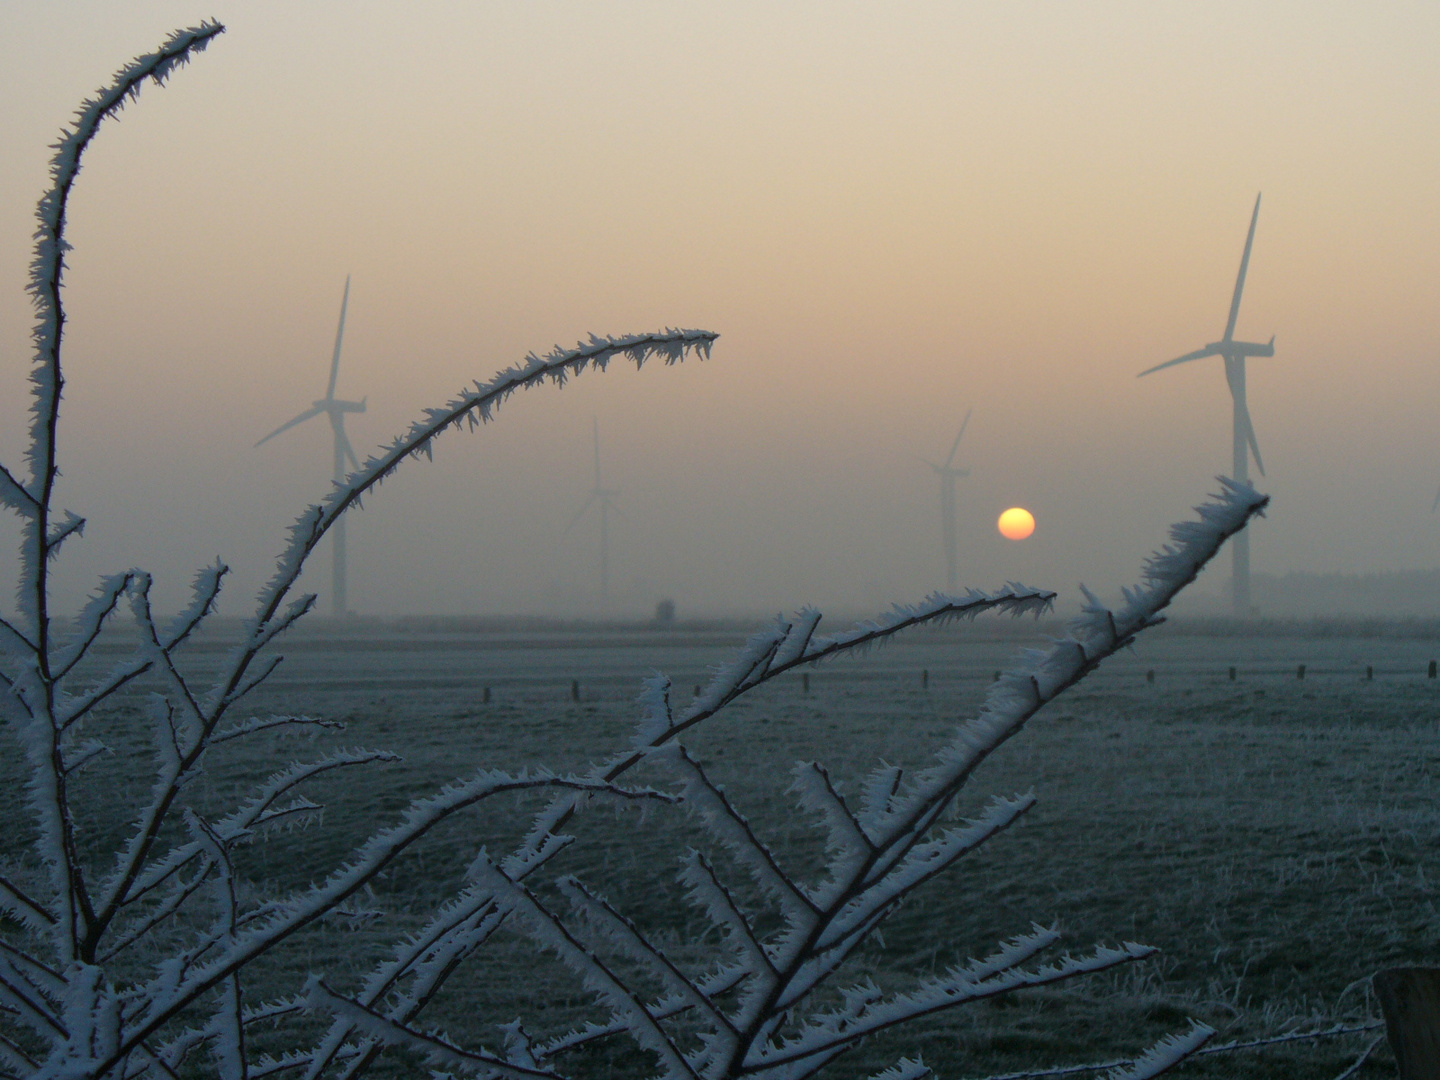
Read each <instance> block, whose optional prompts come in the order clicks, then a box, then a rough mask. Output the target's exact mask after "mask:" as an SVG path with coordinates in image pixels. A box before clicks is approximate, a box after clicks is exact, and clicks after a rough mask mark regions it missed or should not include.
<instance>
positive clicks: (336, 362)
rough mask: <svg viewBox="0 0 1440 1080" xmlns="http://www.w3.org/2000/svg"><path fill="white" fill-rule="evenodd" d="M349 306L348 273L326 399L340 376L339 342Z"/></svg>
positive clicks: (341, 301)
mask: <svg viewBox="0 0 1440 1080" xmlns="http://www.w3.org/2000/svg"><path fill="white" fill-rule="evenodd" d="M349 306H350V275H349V274H346V275H345V295H344V297H343V298H342V299H341V300H340V325H339V326H338V327H337V328H336V330H335V355H334V357H332V358H331V360H330V387H329V389H327V390H326V391H325V397H326V399H327V400H328V399H330V398H333V397H334V396H335V383H336V381H337V380H339V378H340V342H341V341H343V340H344V338H345V309H346V308H348V307H349Z"/></svg>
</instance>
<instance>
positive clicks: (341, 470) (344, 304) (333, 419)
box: [255, 274, 365, 618]
mask: <svg viewBox="0 0 1440 1080" xmlns="http://www.w3.org/2000/svg"><path fill="white" fill-rule="evenodd" d="M349 306H350V277H349V275H348V274H347V275H346V277H345V295H344V297H343V298H342V299H341V300H340V326H339V328H338V329H336V331H335V353H334V355H333V356H332V357H331V359H330V385H329V386H328V387H326V389H325V396H324V397H323V398H320V399H319V400H318V401H315V402H313V403H312V404H311V406H310V408H308V409H306V410H305V411H304V412H302V413H301V414H300V415H299V416H297V417H295V419H294V420H291V421H290V422H289V423H285V424H281V425H280V426H279V427H278V428H276V429H275V430H274V431H272V432H271V433H270V434H269V435H266V436H265V438H263V439H261V440H260V442H257V443H256V444H255V445H256V446H260V445H262V444H263V443H267V442H269V441H270V440H271V439H273V438H274V437H275V436H276V435H279V434H280V433H281V432H282V431H289V430H290V429H291V428H292V427H294V426H295V425H296V424H303V423H304V422H305V421H306V420H309V419H310V418H311V417H314V416H319V415H320V414H321V413H324V414H325V415H327V416H328V417H330V429H331V430H332V431H333V432H334V433H335V483H336V484H342V483H344V481H345V461H346V459H347V458H348V459H349V461H350V464H351V465H353V466H354V467H355V468H357V469H358V468H359V467H360V459H359V458H357V457H356V456H355V449H354V447H352V446H351V445H350V440H349V439H347V438H346V437H345V414H346V413H352V412H357V413H358V412H364V411H365V402H364V401H343V400H341V399H340V398H337V397H336V396H335V383H336V380H338V379H339V377H340V343H341V341H342V340H343V339H344V337H345V310H346V308H348V307H349ZM330 536H331V537H332V538H333V540H334V544H335V557H334V559H333V560H332V562H331V564H330V573H331V578H330V608H331V613H332V614H334V615H335V616H336V617H337V618H338V617H339V616H342V615H344V614H346V613H347V611H348V608H347V607H346V603H345V515H344V514H341V515H340V517H339V518H337V519H336V521H335V524H334V525H332V526H331V527H330Z"/></svg>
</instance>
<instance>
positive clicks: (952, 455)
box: [945, 409, 975, 469]
mask: <svg viewBox="0 0 1440 1080" xmlns="http://www.w3.org/2000/svg"><path fill="white" fill-rule="evenodd" d="M974 411H975V410H974V409H970V410H968V411H967V412H966V413H965V419H964V420H962V421H961V422H960V434H959V435H956V436H955V445H954V446H952V447H950V456H949V457H948V458H946V459H945V467H946V468H947V469H948V468H949V467H950V466H951V465H952V464H954V462H955V451H957V450H959V449H960V440H961V439H963V438H964V437H965V429H966V428H967V427H969V426H970V413H973V412H974Z"/></svg>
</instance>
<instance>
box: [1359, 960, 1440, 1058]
mask: <svg viewBox="0 0 1440 1080" xmlns="http://www.w3.org/2000/svg"><path fill="white" fill-rule="evenodd" d="M1371 982H1372V984H1373V986H1374V987H1375V996H1376V997H1377V998H1379V999H1380V1009H1381V1011H1382V1012H1384V1014H1385V1034H1386V1037H1387V1038H1388V1039H1389V1040H1390V1048H1391V1049H1392V1050H1394V1051H1395V1061H1396V1064H1398V1065H1399V1066H1400V1080H1440V969H1437V968H1387V969H1386V970H1384V971H1377V972H1376V973H1375V977H1374V979H1372V980H1371Z"/></svg>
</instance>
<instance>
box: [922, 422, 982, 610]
mask: <svg viewBox="0 0 1440 1080" xmlns="http://www.w3.org/2000/svg"><path fill="white" fill-rule="evenodd" d="M974 411H975V410H974V409H971V410H969V412H967V413H966V414H965V419H964V420H962V421H961V422H960V434H959V435H956V436H955V442H954V443H953V444H952V445H951V447H950V456H949V457H947V458H946V459H945V464H944V465H936V464H935V463H934V462H933V461H926V462H925V464H926V465H929V466H930V468H932V469H934V470H935V475H936V476H938V477H940V542H941V543H942V544H943V545H944V547H945V589H946V591H947V592H951V593H953V592H955V590H956V589H958V588H959V587H960V558H959V551H958V537H957V534H956V530H955V481H956V480H959V479H961V478H962V477H966V476H969V475H970V470H969V469H957V468H955V467H954V465H955V452H956V451H957V450H959V449H960V440H961V439H963V438H964V437H965V429H966V427H968V426H969V424H970V413H972V412H974ZM922 460H923V459H922Z"/></svg>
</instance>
